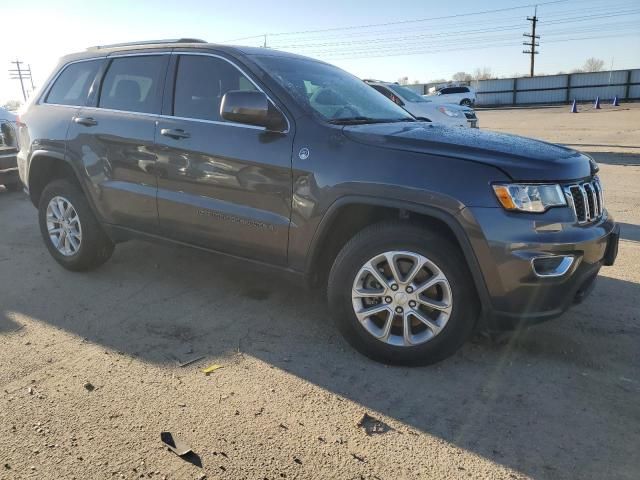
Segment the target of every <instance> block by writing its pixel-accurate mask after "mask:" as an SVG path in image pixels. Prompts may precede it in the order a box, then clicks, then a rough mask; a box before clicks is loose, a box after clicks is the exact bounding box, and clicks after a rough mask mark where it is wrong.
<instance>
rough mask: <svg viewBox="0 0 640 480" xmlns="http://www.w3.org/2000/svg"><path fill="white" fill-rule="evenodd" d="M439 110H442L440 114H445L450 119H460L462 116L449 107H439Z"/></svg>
mask: <svg viewBox="0 0 640 480" xmlns="http://www.w3.org/2000/svg"><path fill="white" fill-rule="evenodd" d="M438 110H440V112H442V113H444V114H445V115H447V116H448V117H460V116H462V115H461V114H460V112H458V111H455V110H450V109H448V108H447V107H438Z"/></svg>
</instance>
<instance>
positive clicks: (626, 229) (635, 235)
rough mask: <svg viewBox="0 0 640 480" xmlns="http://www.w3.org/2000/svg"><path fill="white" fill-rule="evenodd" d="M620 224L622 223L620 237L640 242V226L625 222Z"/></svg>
mask: <svg viewBox="0 0 640 480" xmlns="http://www.w3.org/2000/svg"><path fill="white" fill-rule="evenodd" d="M618 225H620V238H622V239H624V240H630V241H632V242H640V226H638V225H634V224H632V223H624V222H618Z"/></svg>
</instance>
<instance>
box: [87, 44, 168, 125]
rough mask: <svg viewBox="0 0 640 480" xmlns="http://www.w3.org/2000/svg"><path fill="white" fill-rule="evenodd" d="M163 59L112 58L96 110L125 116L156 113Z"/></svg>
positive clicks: (163, 65)
mask: <svg viewBox="0 0 640 480" xmlns="http://www.w3.org/2000/svg"><path fill="white" fill-rule="evenodd" d="M166 63H167V56H166V55H152V56H146V57H145V56H132V57H121V58H114V59H113V60H112V62H111V65H110V66H109V69H108V70H107V73H106V75H105V76H104V80H103V81H102V89H101V91H100V101H99V102H98V106H99V107H102V108H111V109H113V110H126V111H128V112H140V113H160V105H161V103H162V88H163V85H164V75H165V67H166Z"/></svg>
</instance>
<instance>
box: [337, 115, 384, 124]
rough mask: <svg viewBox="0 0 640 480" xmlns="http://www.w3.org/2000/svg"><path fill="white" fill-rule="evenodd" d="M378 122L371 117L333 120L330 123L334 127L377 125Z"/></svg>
mask: <svg viewBox="0 0 640 480" xmlns="http://www.w3.org/2000/svg"><path fill="white" fill-rule="evenodd" d="M377 121H378V120H376V119H375V118H370V117H345V118H332V119H331V120H329V123H330V124H332V125H357V124H359V123H376V122H377Z"/></svg>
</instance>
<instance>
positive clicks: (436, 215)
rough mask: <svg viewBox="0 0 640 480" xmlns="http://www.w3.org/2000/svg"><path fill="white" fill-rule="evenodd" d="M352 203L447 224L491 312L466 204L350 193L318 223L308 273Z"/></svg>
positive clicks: (485, 311) (311, 247) (306, 270)
mask: <svg viewBox="0 0 640 480" xmlns="http://www.w3.org/2000/svg"><path fill="white" fill-rule="evenodd" d="M349 205H367V206H378V207H383V208H393V209H397V210H399V211H406V212H412V213H415V214H419V215H422V216H425V217H429V218H432V219H435V220H438V221H440V222H443V223H444V224H446V225H447V227H448V228H449V230H450V231H451V233H453V235H454V237H455V238H456V240H457V242H458V245H459V246H460V249H461V251H462V254H463V255H464V258H465V260H466V263H467V265H468V267H469V271H470V272H471V275H472V277H473V281H474V284H475V286H476V291H477V293H478V297H479V299H480V302H481V305H482V309H483V313H484V314H487V313H488V312H489V311H490V309H491V303H490V299H489V293H488V290H487V286H486V283H485V280H484V276H483V275H482V270H481V268H480V263H479V261H478V259H477V257H476V255H475V252H474V250H473V247H472V244H471V241H470V237H471V236H473V235H475V234H476V232H474V231H467V229H468V228H471V230H473V228H472V225H463V224H465V223H466V222H465V218H464V216H463V215H460V213H461V212H462V210H463V208H464V207H463V206H459V207H458V208H455V209H451V210H445V209H443V208H438V207H433V206H429V205H424V204H420V203H414V202H409V201H406V200H399V199H393V198H379V197H373V196H366V195H347V196H343V197H341V198H339V199H337V200H336V201H335V202H334V203H333V204H331V206H330V207H329V208H328V209H327V211H326V213H325V214H324V216H323V217H322V219H321V220H320V223H319V224H318V227H317V228H316V231H315V234H314V235H313V239H312V240H311V242H310V244H309V249H308V251H307V255H306V263H305V268H304V270H305V273H306V274H307V275H309V274H310V273H311V270H312V269H313V265H314V262H315V260H316V259H317V257H318V255H319V253H320V251H321V246H322V243H323V240H324V239H325V238H326V237H327V235H328V234H330V230H331V227H332V224H333V222H334V220H335V219H336V218H337V216H338V215H339V213H340V211H341V209H343V208H345V207H348V206H349Z"/></svg>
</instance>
